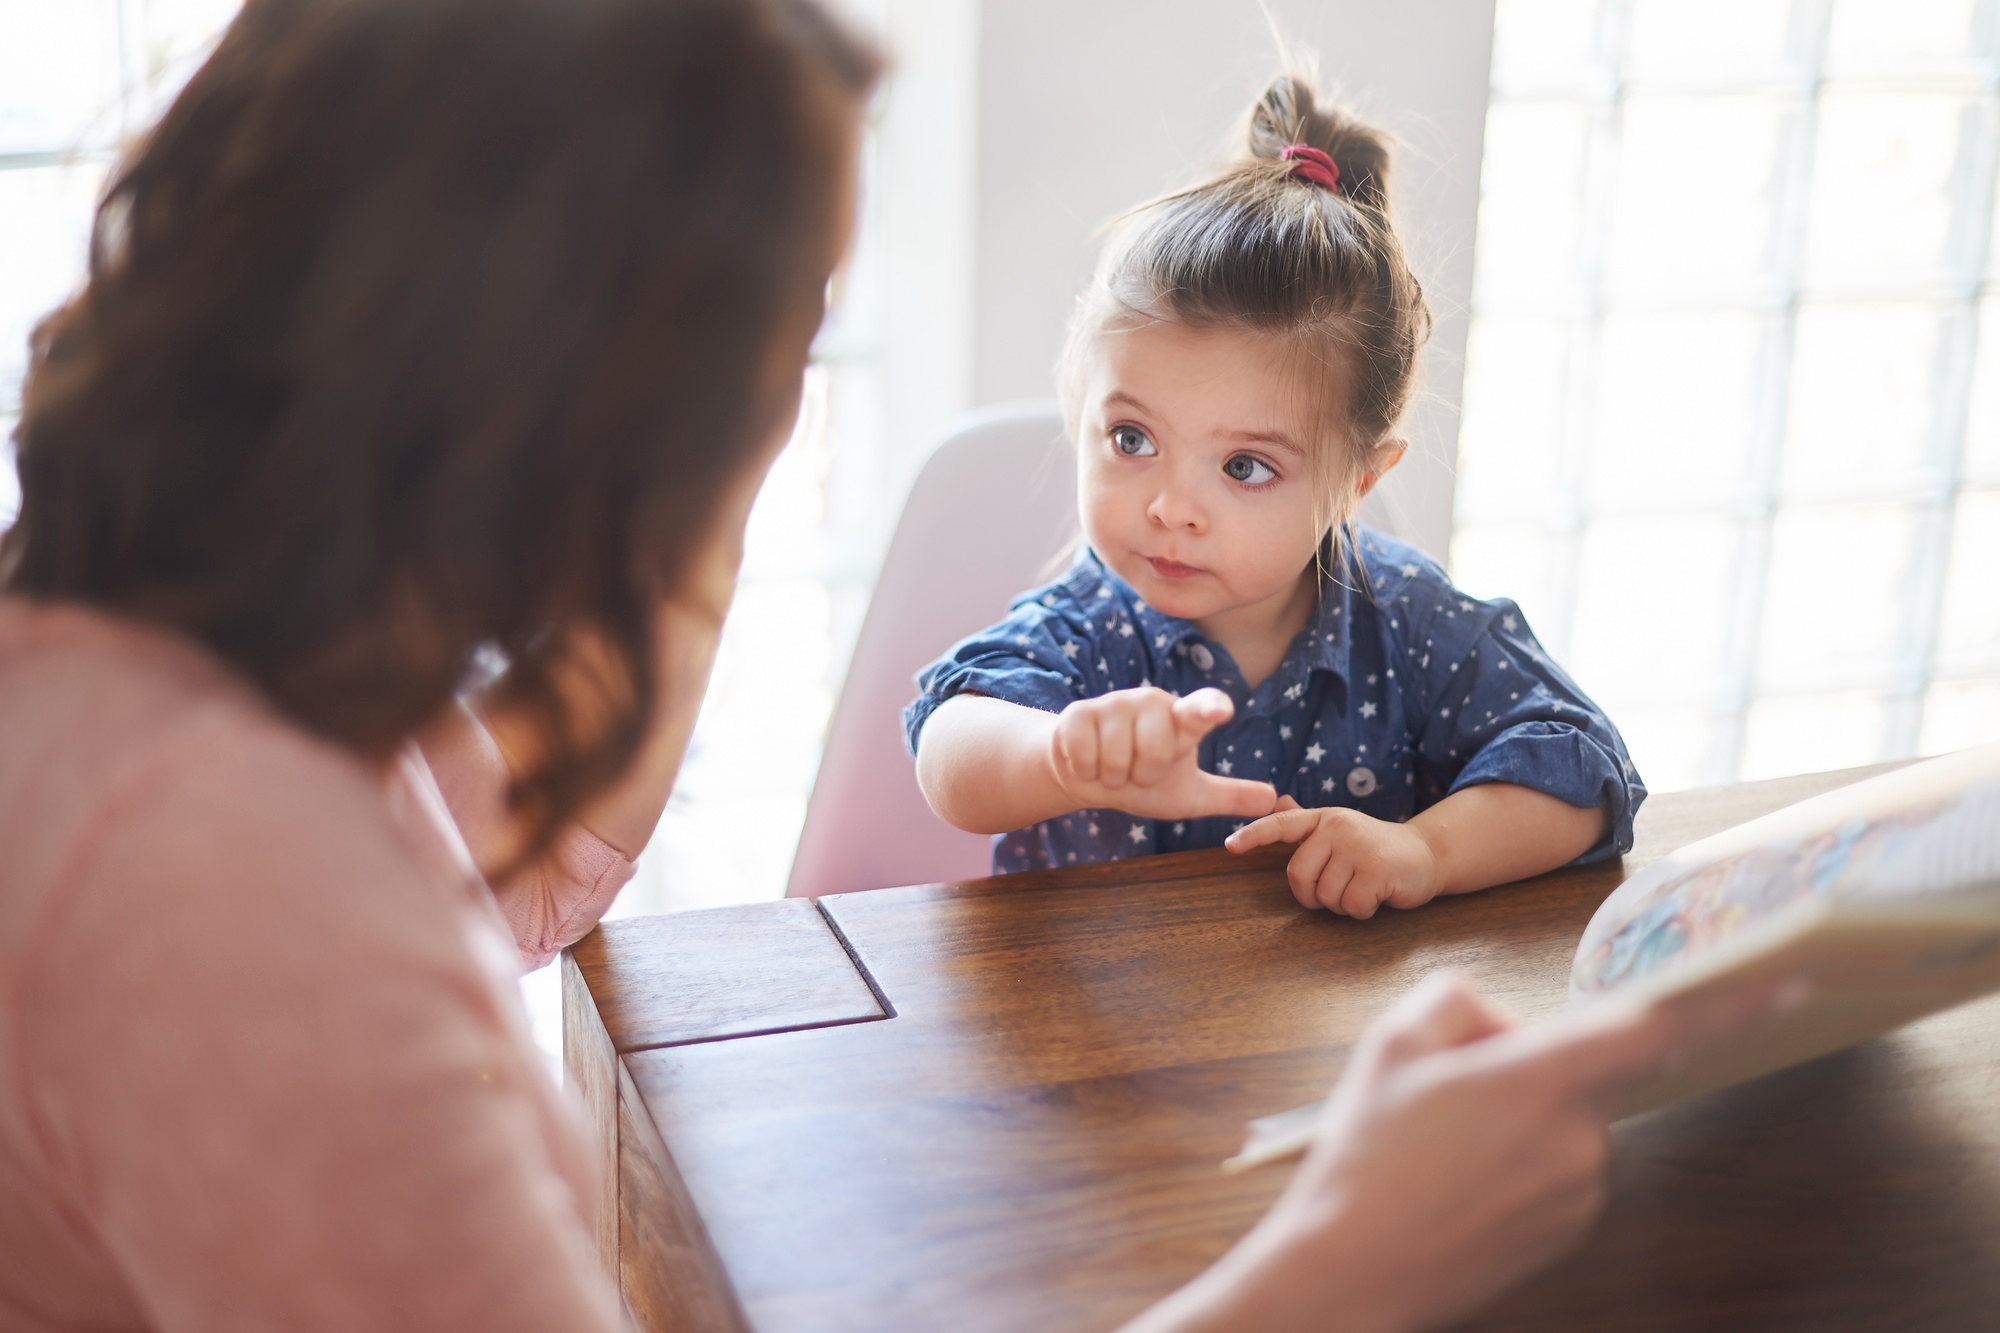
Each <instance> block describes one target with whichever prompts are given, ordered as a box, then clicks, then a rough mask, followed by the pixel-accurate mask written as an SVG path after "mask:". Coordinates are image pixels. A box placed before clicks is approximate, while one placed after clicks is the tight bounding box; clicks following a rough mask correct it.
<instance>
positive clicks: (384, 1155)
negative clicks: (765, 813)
mask: <svg viewBox="0 0 2000 1333" xmlns="http://www.w3.org/2000/svg"><path fill="white" fill-rule="evenodd" d="M433 759H434V761H435V762H436V765H437V775H438V776H437V781H436V784H435V785H433V784H432V782H431V781H430V778H429V771H428V770H427V769H426V768H425V766H424V763H423V760H422V758H421V757H419V756H417V754H416V752H415V750H414V748H412V750H411V751H410V752H409V754H408V755H407V756H406V757H405V758H404V759H403V760H402V761H401V762H400V763H399V764H398V765H397V766H396V767H395V770H394V771H393V772H391V773H389V774H387V775H385V774H383V773H382V772H380V771H379V770H376V769H372V768H370V767H368V766H366V765H364V764H363V763H361V762H360V761H358V760H357V759H355V758H354V757H353V756H352V755H350V754H348V753H346V752H345V751H343V750H340V749H338V748H336V747H334V746H331V745H329V744H326V743H324V742H321V741H318V740H316V739H314V738H312V737H311V736H309V735H307V734H305V733H304V732H303V731H301V730H300V729H299V728H297V727H295V726H293V725H292V724H290V723H289V722H286V721H285V720H284V719H282V718H280V717H278V716H277V715H276V714H274V713H273V712H272V711H271V710H270V709H269V708H268V707H267V706H266V705H265V704H264V703H263V701H262V699H261V698H260V696H259V695H258V694H257V693H256V692H255V691H254V690H252V689H251V688H250V687H249V686H247V685H245V684H243V683H242V682H241V681H240V680H239V679H238V678H236V677H234V676H233V675H232V674H231V673H230V672H229V671H228V670H227V669H226V668H224V667H223V666H221V665H220V664H218V663H217V662H216V661H215V659H213V658H212V657H210V656H208V655H207V654H206V653H204V652H203V651H202V650H200V649H199V648H197V647H195V646H193V645H192V644H190V643H187V642H185V641H182V640H180V639H177V638H174V637H171V636H168V635H165V634H161V633H157V632H154V631H151V630H147V629H144V628H141V627H138V626H136V625H132V624H129V623H126V622H123V621H119V620H115V619H112V618H109V617H106V616H102V615H98V614H95V613H92V612H88V611H83V610H78V609H74V608H36V607H30V606H27V605H25V604H22V603H20V602H15V601H7V600H0V849H4V852H0V1328H6V1329H9V1330H81V1329H90V1330H128V1329H131V1330H137V1329H149V1330H168V1329H201V1330H212V1331H220V1330H231V1329H243V1330H252V1329H254V1330H260V1331H262V1330H270V1329H287V1330H302V1331H304V1330H315V1329H342V1330H347V1329H357V1328H367V1329H379V1330H397V1329H411V1330H416V1329H424V1330H433V1329H449V1328H477V1329H482V1330H507V1329H536V1330H546V1329H563V1330H597V1329H603V1330H612V1329H620V1328H623V1327H624V1325H623V1315H622V1312H621V1309H620V1306H619V1302H618V1298H617V1295H616V1293H615V1291H614V1290H613V1288H612V1286H611V1284H610V1281H609V1279H608V1278H607V1277H606V1276H605V1274H604V1273H603V1272H602V1270H601V1269H600V1267H599V1265H598V1261H597V1258H596V1256H595V1254H594V1252H593V1251H592V1248H591V1245H590V1242H589V1233H588V1231H587V1228H586V1223H585V1218H586V1217H587V1216H588V1215H589V1212H588V1206H589V1204H590V1203H591V1198H590V1194H589V1191H590V1189H591V1184H590V1181H591V1179H592V1176H591V1174H590V1172H589V1169H588V1161H587V1155H586V1150H585V1147H584V1140H583V1138H582V1135H581V1134H580V1132H579V1128H578V1125H577V1123H576V1121H575V1116H574V1112H573V1111H572V1109H571V1107H570V1106H569V1104H568V1103H567V1102H566V1101H564V1100H563V1098H562V1097H561V1095H560V1094H559V1092H558V1090H557V1089H556V1088H555V1087H554V1086H552V1084H551V1082H550V1080H549V1079H548V1077H547V1075H546V1074H545V1073H544V1072H543V1069H542V1066H541V1064H540V1062H539V1060H538V1058H537V1056H536V1054H535V1052H534V1050H533V1049H532V1047H531V1046H530V1044H529V1040H528V1035H527V1026H526V1022H525V1020H524V1017H523V1015H522V1013H521V1009H520V1001H519V998H518V991H517V989H516V986H515V983H514V978H515V974H516V973H517V971H518V969H519V966H520V961H521V959H522V958H525V959H527V960H528V961H530V962H534V961H540V960H544V959H546V958H548V957H550V956H552V955H553V953H554V952H555V951H556V950H557V949H559V948H560V947H561V946H562V945H563V944H565V943H567V942H569V941H570V940H573V939H574V938H576V937H577V936H579V935H581V934H583V933H584V932H585V931H587V930H588V929H589V928H590V927H591V925H593V924H594V923H595V922H596V919H597V916H598V914H599V913H601V912H602V911H603V909H604V907H605V905H606V904H607V903H608V902H609V900H610V898H611V896H612V894H614V893H615V892H616V891H617V889H618V886H619V885H620V884H622V883H623V882H624V880H625V879H626V878H627V877H629V876H630V874H631V871H632V867H631V863H630V862H629V861H627V860H626V859H625V858H624V857H622V856H620V855H619V854H618V853H617V852H616V851H614V850H613V849H611V848H610V847H608V846H606V845H605V844H603V843H602V842H599V841H598V840H597V839H595V838H592V837H591V836H590V835H589V834H588V833H586V832H584V831H582V830H581V829H577V830H573V831H572V833H571V834H570V835H569V836H568V837H567V838H565V839H564V840H563V842H562V843H561V845H560V846H559V847H558V848H557V850H556V852H555V854H554V855H553V856H551V857H550V858H549V860H548V863H547V864H546V865H544V866H543V867H541V868H539V869H537V870H536V871H534V872H531V873H528V874H524V875H522V876H520V877H518V878H517V879H516V880H515V881H513V882H510V883H508V884H506V885H503V886H501V888H500V889H499V890H498V891H497V893H495V894H491V895H489V893H488V892H487V890H486V888H485V886H484V885H483V884H482V883H481V882H480V881H479V880H478V878H477V876H476V874H474V873H473V872H472V871H471V869H470V862H469V860H468V859H467V858H466V855H465V850H464V844H463V843H462V842H461V841H460V839H459V837H458V830H457V829H456V828H454V827H452V824H451V820H450V817H449V816H447V815H446V814H445V813H444V809H445V807H444V804H443V802H441V801H440V799H439V798H440V795H442V797H443V798H444V800H445V801H449V802H450V803H451V808H452V810H453V811H455V812H456V813H457V815H458V817H459V819H460V820H461V822H464V823H465V824H466V825H467V826H468V827H471V826H472V824H473V823H474V822H475V821H476V820H477V819H479V818H482V817H490V816H489V815H484V814H482V810H490V809H491V807H490V806H482V804H481V803H482V802H485V801H490V800H492V799H494V798H495V797H496V796H497V793H498V791H499V781H500V779H499V776H498V770H497V767H496V766H495V761H496V760H497V756H496V755H495V754H493V753H492V752H491V749H490V742H487V743H485V744H484V745H483V746H482V745H481V744H479V743H478V742H475V743H474V744H473V745H472V746H471V747H470V748H469V750H468V752H467V753H463V754H442V755H434V756H433ZM496 898H497V900H498V903H499V907H500V910H498V911H496V910H495V901H496ZM509 927H511V928H512V929H511V932H510V930H509ZM510 934H511V937H512V938H511V939H510ZM517 951H518V954H519V957H517V956H516V953H517Z"/></svg>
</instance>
